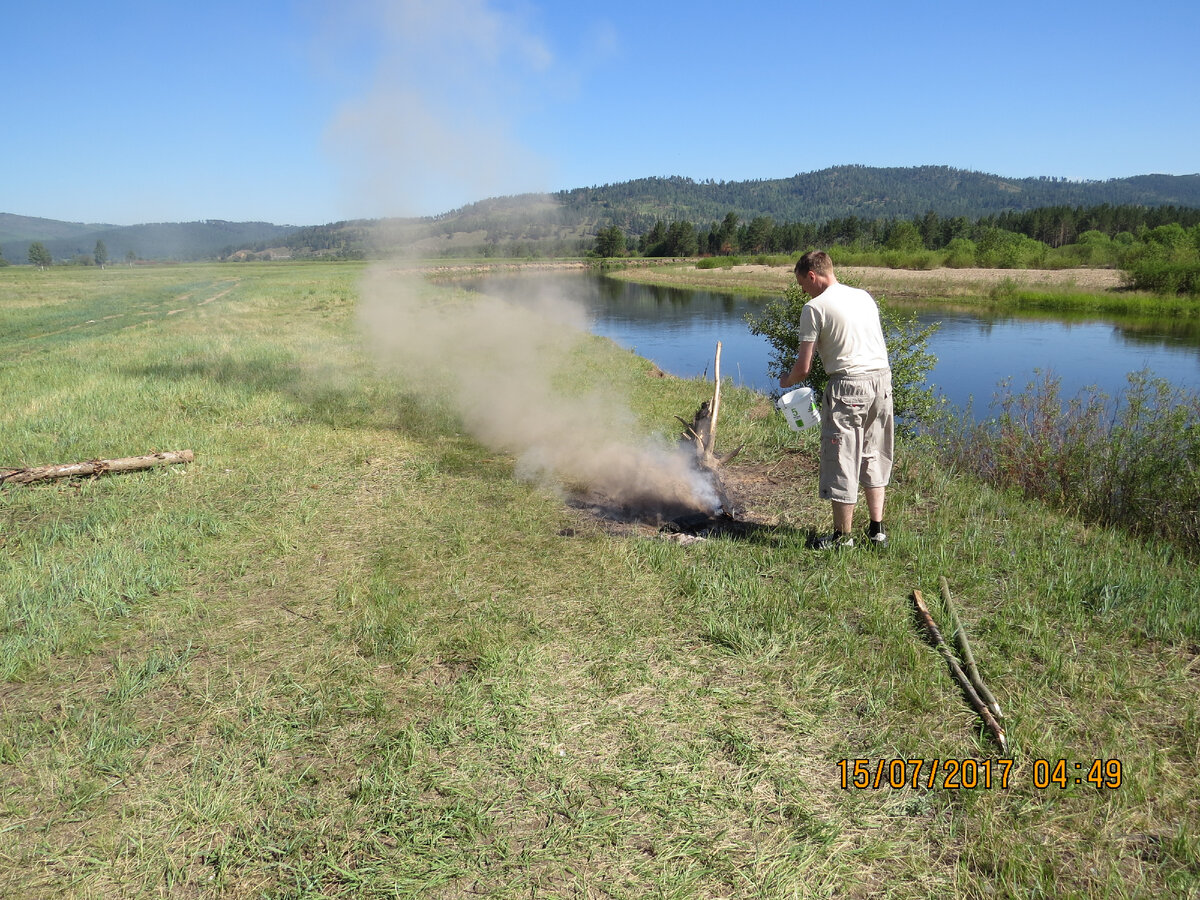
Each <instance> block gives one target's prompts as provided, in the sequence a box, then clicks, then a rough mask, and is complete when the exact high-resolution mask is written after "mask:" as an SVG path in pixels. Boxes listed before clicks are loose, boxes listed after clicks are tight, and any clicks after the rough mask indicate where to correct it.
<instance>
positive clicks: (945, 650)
mask: <svg viewBox="0 0 1200 900" xmlns="http://www.w3.org/2000/svg"><path fill="white" fill-rule="evenodd" d="M912 596H913V602H914V603H915V604H916V606H917V613H918V615H920V617H921V623H922V624H923V625H924V626H925V630H926V631H928V632H929V636H930V638H931V639H932V640H933V642H934V644H935V645H936V646H937V649H938V652H939V653H941V654H942V659H944V660H945V661H946V666H947V667H948V668H949V669H950V675H951V676H952V677H953V678H954V680H955V681H956V682H957V683H958V686H959V687H960V688H961V689H962V692H963V695H964V696H965V697H966V698H967V702H968V703H970V704H971V706H972V707H973V708H974V709H975V712H976V713H978V714H979V717H980V718H981V719H983V724H984V725H986V726H987V729H988V731H990V732H991V734H992V737H993V738H994V739H995V741H996V743H997V744H998V745H999V746H1000V752H1001V753H1008V739H1007V738H1006V737H1005V736H1004V729H1003V728H1002V727H1001V725H1000V723H999V722H997V721H996V717H995V716H993V715H992V711H991V710H990V709H988V707H987V704H986V703H984V702H983V700H981V699H980V697H979V694H978V693H976V691H975V688H974V687H973V686H972V684H971V681H970V679H969V678H967V676H966V673H965V672H963V670H962V666H960V665H959V664H958V660H957V659H955V658H954V654H953V653H951V652H950V647H949V646H948V645H947V644H946V641H945V638H943V637H942V633H941V632H940V631H938V627H937V623H936V622H934V621H933V616H931V615H930V614H929V607H927V606H926V605H925V598H924V597H922V596H921V592H920V591H913V592H912Z"/></svg>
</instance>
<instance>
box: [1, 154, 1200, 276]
mask: <svg viewBox="0 0 1200 900" xmlns="http://www.w3.org/2000/svg"><path fill="white" fill-rule="evenodd" d="M1104 204H1108V205H1111V206H1147V207H1161V206H1175V207H1185V208H1189V209H1198V208H1200V174H1194V175H1137V176H1132V177H1129V178H1113V179H1109V180H1107V181H1071V180H1068V179H1065V178H1053V177H1046V176H1042V177H1036V178H1004V177H1001V176H999V175H989V174H987V173H983V172H973V171H967V170H962V169H955V168H952V167H949V166H917V167H909V168H897V167H891V168H887V167H872V166H858V165H849V166H836V167H833V168H828V169H822V170H820V171H815V172H806V173H801V174H798V175H794V176H792V177H790V178H777V179H762V180H752V181H720V182H717V181H712V180H708V181H694V180H693V179H690V178H683V177H679V176H670V177H654V178H639V179H635V180H633V181H626V182H620V183H616V184H605V185H600V186H592V187H581V188H574V189H570V190H563V191H558V192H557V193H554V194H550V195H546V194H539V195H533V194H529V195H519V196H511V197H493V198H489V199H486V200H481V201H478V202H476V203H472V204H469V205H467V206H464V207H461V208H460V209H456V210H451V211H449V212H446V213H443V214H441V215H438V216H430V217H425V218H419V219H412V218H410V219H374V220H355V221H352V222H336V223H332V224H327V225H312V226H308V227H305V228H299V227H296V226H283V225H272V224H270V223H267V222H226V221H222V220H213V219H210V220H206V221H202V222H185V223H159V224H146V225H132V226H115V225H86V224H82V223H72V222H59V221H56V220H51V219H36V218H30V217H27V216H16V215H11V214H8V213H0V251H2V252H3V254H4V258H5V259H7V260H8V261H9V262H15V263H23V262H25V261H26V257H27V253H28V247H29V244H30V243H31V242H32V241H35V240H40V241H42V242H43V243H44V244H45V245H46V247H47V249H48V250H50V252H51V254H52V255H53V256H54V257H55V259H58V260H69V259H71V258H73V257H80V256H86V255H88V254H91V253H92V252H93V251H94V249H95V245H96V241H98V240H102V241H104V244H105V248H106V249H107V251H108V256H109V259H110V260H112V261H114V262H117V261H121V260H123V259H124V258H125V257H126V255H127V254H130V253H132V254H133V255H134V256H136V257H137V258H139V259H173V260H181V261H187V260H200V259H214V258H224V257H227V256H229V255H231V254H232V253H234V252H235V251H247V250H249V251H253V250H263V249H265V248H268V247H288V248H289V252H290V253H294V254H295V255H322V254H330V253H338V254H346V253H349V252H361V251H363V250H376V251H383V250H395V249H399V248H409V249H415V250H416V251H418V252H423V253H430V254H433V255H436V254H438V253H442V252H446V251H447V250H448V249H452V248H463V247H472V246H486V245H488V244H491V245H493V246H494V245H496V244H497V243H498V242H500V241H507V242H512V241H524V242H527V243H528V244H529V246H553V245H558V246H566V245H567V244H570V243H572V242H573V243H574V244H575V245H579V244H581V243H584V242H586V241H588V240H589V239H590V238H592V237H594V235H595V233H596V231H597V230H599V229H600V228H604V227H607V226H610V225H617V226H619V227H620V228H622V229H623V230H624V231H625V232H626V233H627V234H630V235H640V234H644V233H646V232H648V231H649V230H650V229H651V228H652V227H653V226H654V223H655V222H656V221H657V220H663V221H665V222H668V223H669V222H672V221H689V222H692V223H693V224H696V225H705V224H708V223H711V222H717V221H720V220H721V219H722V218H723V217H724V216H725V215H726V214H727V213H730V212H732V213H735V214H736V215H737V216H738V217H739V218H741V219H742V220H743V221H747V220H750V219H753V218H755V217H759V216H767V217H770V218H772V219H774V220H775V222H776V223H783V222H808V223H821V222H825V221H829V220H830V219H836V218H847V217H851V216H857V217H859V218H862V219H896V218H913V217H916V216H921V215H924V214H925V213H926V212H927V211H930V210H932V211H933V212H935V213H937V214H938V215H939V216H943V217H953V216H962V217H965V218H967V219H977V218H981V217H984V216H989V215H994V214H997V213H1002V212H1006V211H1024V210H1030V209H1037V208H1042V207H1054V206H1066V207H1092V206H1101V205H1104Z"/></svg>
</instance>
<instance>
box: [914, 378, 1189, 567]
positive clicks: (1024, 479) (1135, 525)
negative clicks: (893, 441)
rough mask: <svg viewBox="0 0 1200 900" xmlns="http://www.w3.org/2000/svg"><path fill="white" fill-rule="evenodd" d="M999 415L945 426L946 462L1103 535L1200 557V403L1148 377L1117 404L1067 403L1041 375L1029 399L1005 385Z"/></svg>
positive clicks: (1094, 393) (1088, 397)
mask: <svg viewBox="0 0 1200 900" xmlns="http://www.w3.org/2000/svg"><path fill="white" fill-rule="evenodd" d="M993 408H996V409H997V415H995V416H994V417H992V418H990V419H987V420H985V421H983V422H979V423H975V422H973V421H972V419H971V417H970V416H969V415H968V416H964V417H962V418H961V419H960V420H950V419H947V420H945V421H944V422H943V423H941V425H940V426H939V429H940V430H939V432H938V435H937V436H938V437H939V438H940V442H939V443H940V447H941V451H942V454H943V456H944V457H945V458H946V459H947V460H948V461H949V462H951V463H952V464H954V465H956V466H959V467H961V468H962V469H964V470H965V471H968V472H971V473H973V474H975V475H978V476H979V477H982V478H984V479H985V480H987V481H989V482H992V483H993V484H997V485H1000V486H1002V487H1012V488H1016V489H1018V490H1020V491H1022V492H1023V493H1024V494H1025V495H1026V496H1028V497H1031V498H1037V499H1039V500H1044V501H1047V502H1049V503H1052V504H1054V505H1056V506H1059V507H1061V508H1065V509H1067V510H1070V511H1071V512H1073V513H1075V514H1076V515H1078V516H1079V517H1080V518H1082V519H1084V520H1086V521H1090V522H1096V523H1099V524H1102V525H1111V526H1118V527H1121V528H1125V529H1128V530H1130V531H1133V532H1136V533H1139V534H1144V535H1150V536H1155V537H1159V538H1164V539H1166V540H1169V541H1171V542H1172V543H1175V544H1177V545H1179V546H1181V547H1183V548H1185V549H1187V550H1188V551H1189V552H1196V551H1197V550H1198V549H1200V395H1198V394H1193V393H1189V392H1186V391H1183V390H1180V389H1177V388H1172V387H1171V385H1170V384H1169V383H1168V382H1167V381H1165V380H1163V379H1158V378H1152V377H1150V376H1149V374H1148V373H1146V372H1135V373H1132V374H1130V375H1129V386H1128V388H1127V389H1126V390H1125V391H1124V392H1123V393H1122V394H1121V395H1120V396H1118V397H1116V398H1113V397H1109V396H1108V395H1107V394H1105V393H1103V392H1102V391H1099V390H1098V389H1096V388H1089V389H1085V390H1084V391H1081V392H1080V393H1079V394H1077V395H1076V396H1075V397H1073V398H1071V399H1070V400H1069V401H1064V399H1063V398H1062V396H1061V393H1060V379H1059V378H1057V377H1056V376H1054V375H1053V374H1050V373H1040V372H1039V373H1038V376H1037V377H1036V378H1035V380H1034V381H1032V382H1030V383H1029V384H1028V385H1027V386H1026V388H1025V390H1024V391H1023V392H1021V393H1017V392H1014V390H1013V389H1012V384H1011V382H1009V381H1006V382H1003V383H1002V384H1001V385H1000V391H999V393H998V394H997V397H996V400H995V401H994V402H993Z"/></svg>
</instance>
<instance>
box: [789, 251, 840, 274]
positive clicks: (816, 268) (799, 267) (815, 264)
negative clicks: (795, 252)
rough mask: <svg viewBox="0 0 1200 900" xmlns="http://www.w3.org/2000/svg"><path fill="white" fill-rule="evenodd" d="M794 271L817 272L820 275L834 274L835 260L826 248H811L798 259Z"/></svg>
mask: <svg viewBox="0 0 1200 900" xmlns="http://www.w3.org/2000/svg"><path fill="white" fill-rule="evenodd" d="M793 271H794V272H795V273H796V274H797V275H802V274H804V273H805V272H816V273H817V274H818V275H832V274H833V260H832V259H830V258H829V254H828V253H826V252H825V251H824V250H809V251H808V252H807V253H805V254H804V255H803V256H801V257H800V258H799V259H798V260H796V268H795V269H794V270H793Z"/></svg>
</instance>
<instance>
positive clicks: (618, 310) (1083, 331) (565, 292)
mask: <svg viewBox="0 0 1200 900" xmlns="http://www.w3.org/2000/svg"><path fill="white" fill-rule="evenodd" d="M529 279H537V283H536V292H537V293H539V294H542V295H544V294H545V293H546V292H547V290H549V291H552V292H553V293H556V294H561V296H563V297H568V298H572V299H574V300H575V301H576V302H578V303H580V304H581V305H582V306H583V308H584V310H585V311H586V316H587V319H588V322H589V327H590V329H591V331H592V332H593V333H595V334H598V335H602V336H604V337H608V338H611V339H612V340H613V341H615V342H616V343H618V344H620V345H621V346H622V347H627V348H629V349H631V350H634V351H635V352H636V353H637V354H638V355H639V356H643V357H645V358H647V359H650V360H652V361H653V362H654V363H655V364H657V365H658V367H659V368H661V369H662V370H663V371H666V372H669V373H671V374H673V375H679V376H683V377H692V376H698V375H701V374H704V373H706V372H707V374H708V377H710V378H711V377H712V366H713V355H714V351H715V349H716V345H717V341H720V342H721V345H722V348H721V374H722V376H723V377H725V378H732V379H733V381H734V383H736V384H739V385H743V386H746V387H751V388H754V389H757V390H760V391H762V392H764V393H768V394H769V393H772V392H778V387H777V385H776V383H775V381H774V380H773V379H770V378H769V377H768V376H767V365H768V362H769V359H770V355H771V347H770V345H769V344H768V343H767V342H766V341H765V340H764V339H762V338H759V337H757V336H755V335H753V334H751V333H750V332H749V330H748V328H747V325H746V314H747V313H754V314H758V313H759V312H760V311H761V309H762V307H763V303H762V301H761V300H747V299H745V298H742V297H736V296H731V295H726V294H715V293H711V292H707V291H689V290H680V289H677V288H664V287H655V286H649V285H639V284H630V283H627V282H623V281H617V280H615V279H608V278H603V277H600V276H596V275H569V276H564V275H517V276H510V277H499V278H492V279H488V280H487V281H486V282H475V283H473V284H472V285H471V286H472V287H475V288H479V289H484V290H486V291H488V292H489V293H496V294H501V295H503V296H506V297H509V298H511V299H513V300H520V299H521V298H522V297H524V296H527V295H530V294H532V293H533V292H534V290H535V288H534V286H533V285H531V284H530V281H529ZM917 314H918V318H919V319H920V320H921V321H922V322H925V323H930V322H941V328H940V329H938V331H937V333H936V334H935V335H934V337H933V338H932V340H931V341H930V346H929V349H930V351H931V352H932V353H933V354H934V355H935V356H936V357H937V358H938V362H937V365H936V366H935V367H934V369H933V372H932V373H931V375H930V376H929V382H930V383H931V384H932V385H934V386H935V388H936V389H937V390H938V391H939V392H940V393H942V394H943V395H944V396H945V397H946V398H948V399H949V400H950V402H951V403H953V404H955V405H956V406H959V407H965V406H966V405H967V402H968V400H970V399H971V398H972V397H973V398H974V401H975V408H976V412H983V411H985V410H986V409H987V407H988V405H989V404H990V402H991V399H992V395H993V394H994V392H995V390H996V386H997V384H998V383H999V382H1000V381H1002V380H1003V379H1006V378H1011V379H1012V382H1013V385H1014V387H1017V388H1023V387H1024V386H1025V384H1026V383H1027V382H1028V381H1029V380H1030V379H1031V378H1033V377H1034V371H1035V370H1037V369H1040V370H1042V371H1043V372H1045V371H1052V372H1053V373H1054V374H1055V375H1056V376H1058V377H1059V378H1060V379H1061V381H1062V394H1063V395H1064V396H1067V397H1070V396H1073V395H1074V394H1075V393H1076V392H1077V391H1078V390H1079V389H1081V388H1084V387H1087V386H1091V385H1096V386H1098V387H1099V388H1100V389H1101V390H1103V391H1105V392H1106V393H1108V394H1110V395H1112V394H1116V393H1119V392H1120V391H1121V390H1122V389H1123V388H1124V386H1125V384H1126V376H1127V374H1128V373H1130V372H1137V371H1141V370H1142V369H1149V370H1150V372H1151V373H1152V375H1154V376H1156V377H1159V378H1165V379H1167V380H1168V381H1169V382H1171V383H1172V384H1173V385H1175V386H1177V387H1181V388H1186V389H1188V390H1190V391H1193V392H1198V393H1200V333H1197V329H1195V328H1192V329H1190V330H1189V329H1187V328H1178V327H1177V330H1176V331H1175V332H1174V333H1173V331H1172V325H1173V324H1174V323H1173V322H1172V321H1169V320H1168V321H1162V322H1155V323H1151V324H1150V325H1146V323H1144V322H1139V323H1137V324H1133V323H1125V324H1122V323H1120V322H1119V320H1098V319H1079V320H1064V319H1062V318H1017V317H1012V316H1005V317H1000V318H984V317H981V316H975V315H967V314H963V313H947V312H945V311H941V310H934V311H930V310H926V311H920V310H918V313H917Z"/></svg>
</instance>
